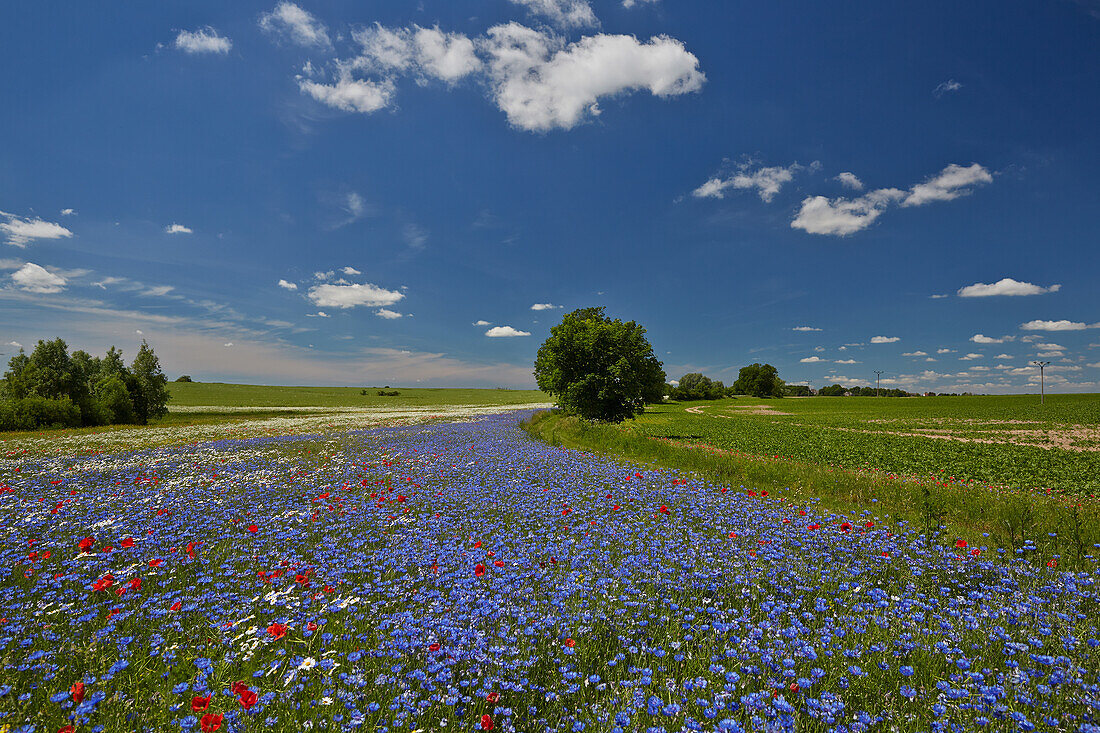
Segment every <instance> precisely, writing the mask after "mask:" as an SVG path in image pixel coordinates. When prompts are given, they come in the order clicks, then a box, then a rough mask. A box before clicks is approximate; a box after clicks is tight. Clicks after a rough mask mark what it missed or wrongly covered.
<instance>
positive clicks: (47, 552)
mask: <svg viewBox="0 0 1100 733" xmlns="http://www.w3.org/2000/svg"><path fill="white" fill-rule="evenodd" d="M51 555H53V553H52V552H50V551H49V550H46V551H45V552H43V553H42V559H43V560H49V559H50V556H51Z"/></svg>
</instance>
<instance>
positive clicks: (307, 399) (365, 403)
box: [168, 382, 550, 410]
mask: <svg viewBox="0 0 1100 733" xmlns="http://www.w3.org/2000/svg"><path fill="white" fill-rule="evenodd" d="M384 386H387V385H379V386H377V387H272V386H264V385H254V384H223V383H220V382H209V383H207V382H171V383H169V385H168V390H169V392H171V394H172V399H171V401H170V402H169V403H168V409H169V410H172V408H174V407H194V406H210V407H407V406H410V405H411V406H416V407H430V406H432V405H518V404H526V403H530V402H548V401H550V398H549V397H548V396H547V395H545V394H543V393H542V392H539V391H538V390H534V389H532V390H521V389H423V388H413V389H406V388H403V387H397V386H393V387H391V388H390V389H387V390H386V391H395V390H396V391H397V392H400V394H399V395H398V396H396V397H381V396H379V395H378V391H379V390H380V389H382V387H384ZM364 389H366V390H367V394H365V395H364V394H362V391H363V390H364Z"/></svg>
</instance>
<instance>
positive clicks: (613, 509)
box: [611, 504, 622, 512]
mask: <svg viewBox="0 0 1100 733" xmlns="http://www.w3.org/2000/svg"><path fill="white" fill-rule="evenodd" d="M620 509H622V507H621V506H619V505H618V504H616V505H615V506H613V507H611V511H613V512H617V511H619V510H620Z"/></svg>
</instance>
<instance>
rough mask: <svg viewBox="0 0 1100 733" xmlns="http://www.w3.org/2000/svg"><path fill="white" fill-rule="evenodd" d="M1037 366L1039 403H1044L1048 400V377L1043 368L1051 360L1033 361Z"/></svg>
mask: <svg viewBox="0 0 1100 733" xmlns="http://www.w3.org/2000/svg"><path fill="white" fill-rule="evenodd" d="M1031 363H1032V364H1034V365H1035V366H1037V367H1039V404H1040V405H1042V404H1044V403H1045V402H1046V391H1047V389H1046V379H1045V377H1044V376H1043V370H1044V369H1046V368H1047V366H1048V365H1049V364H1050V362H1049V361H1033V362H1031Z"/></svg>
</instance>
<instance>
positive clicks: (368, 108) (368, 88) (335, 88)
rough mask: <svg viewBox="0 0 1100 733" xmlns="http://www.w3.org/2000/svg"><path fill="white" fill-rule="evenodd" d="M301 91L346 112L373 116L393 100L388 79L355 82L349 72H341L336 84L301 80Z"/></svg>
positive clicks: (299, 86)
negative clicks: (371, 114)
mask: <svg viewBox="0 0 1100 733" xmlns="http://www.w3.org/2000/svg"><path fill="white" fill-rule="evenodd" d="M298 88H299V89H301V90H302V91H303V92H304V93H306V94H308V95H309V96H311V97H313V98H314V99H316V100H317V101H318V102H320V103H321V104H326V105H328V106H329V107H334V108H336V109H339V110H343V111H344V112H362V113H363V114H370V113H371V112H377V111H378V110H380V109H383V108H385V107H388V106H389V104H390V100H391V99H392V98H393V93H394V85H393V82H392V81H391V80H389V79H383V80H381V81H363V80H360V79H353V78H352V77H351V74H350V73H349V72H347V71H346V70H342V71H341V72H340V76H339V79H337V81H336V83H335V84H321V83H318V82H315V81H311V80H309V79H299V80H298Z"/></svg>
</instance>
